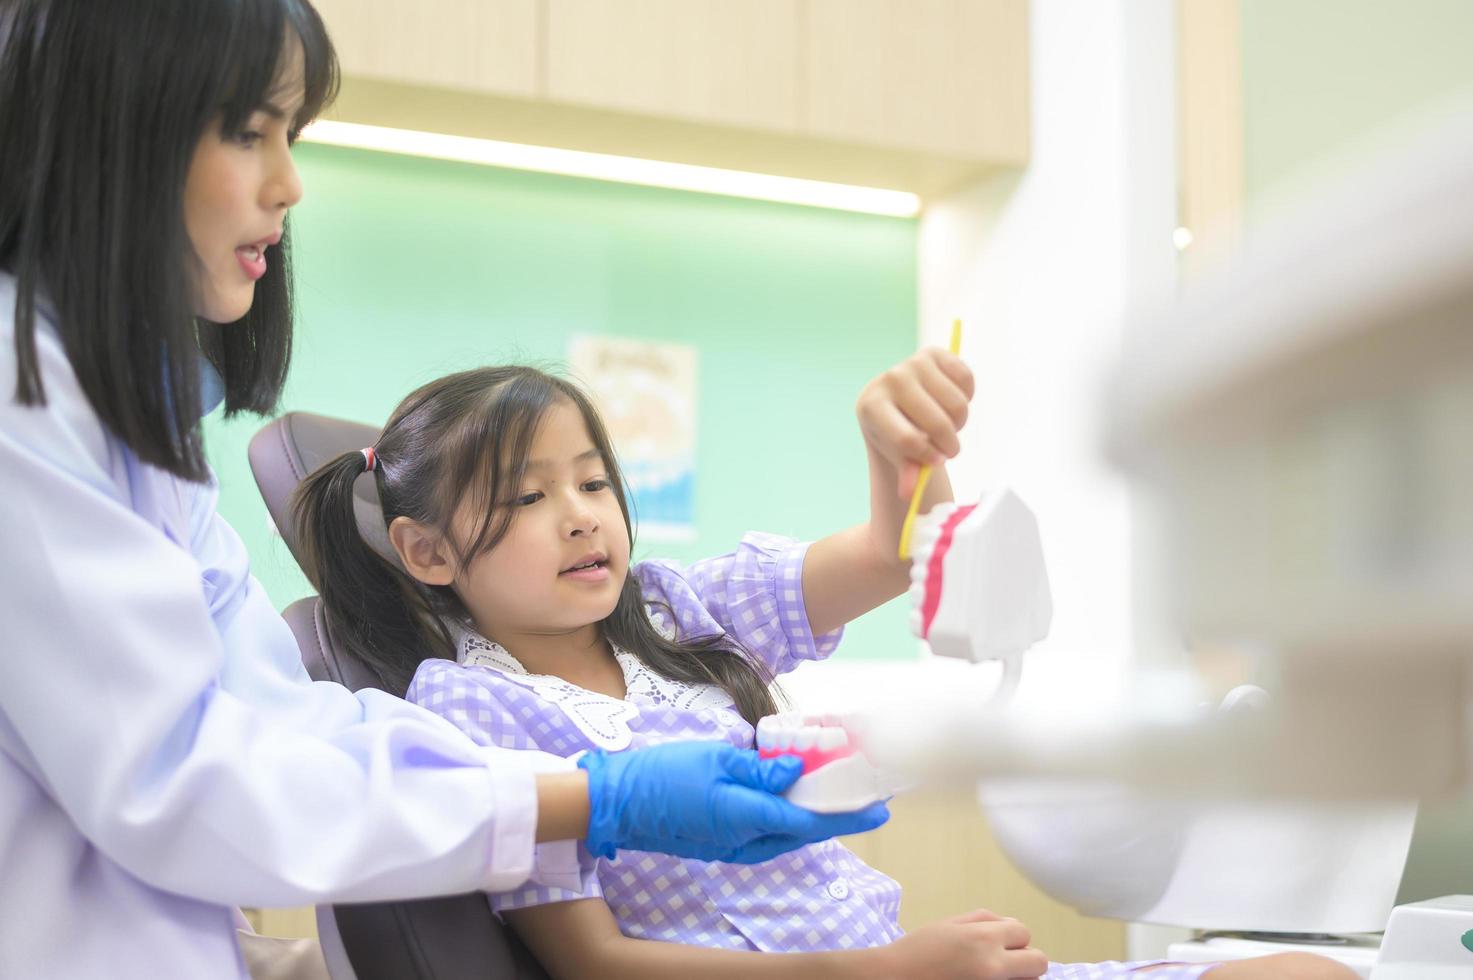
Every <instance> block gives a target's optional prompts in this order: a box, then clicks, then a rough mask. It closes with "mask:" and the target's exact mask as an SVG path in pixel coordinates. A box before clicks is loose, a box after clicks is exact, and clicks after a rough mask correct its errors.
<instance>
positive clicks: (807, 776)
mask: <svg viewBox="0 0 1473 980" xmlns="http://www.w3.org/2000/svg"><path fill="white" fill-rule="evenodd" d="M757 754H758V755H760V756H761V757H762V758H764V759H773V758H776V757H778V756H783V755H791V756H797V757H798V758H800V759H802V760H803V775H802V776H800V777H798V781H797V782H796V783H794V784H793V785H792V787H791V788H790V789H789V790H788V791H787V792H786V793H785V794H783V795H784V796H786V797H787V798H788V801H789V802H790V803H794V804H796V805H798V806H801V807H804V808H805V809H808V810H813V811H814V812H816V813H847V812H850V811H853V810H859V809H863V808H864V807H866V806H869V805H870V804H871V803H876V802H878V801H880V800H883V799H888V798H889V797H890V796H892V795H894V789H893V788H891V787H890V786H889V785H888V780H887V779H886V778H885V777H884V775H883V773H881V771H880V770H878V769H876V768H875V767H874V766H873V765H871V764H870V761H869V760H868V759H867V758H865V756H864V754H863V753H862V752H861V751H860V749H859V746H857V745H855V744H854V741H853V739H851V738H850V736H849V732H848V731H847V730H846V729H845V728H844V725H843V723H842V722H841V721H840V720H839V719H838V718H836V717H834V716H832V715H804V714H799V713H797V712H787V713H784V714H776V715H768V716H767V717H766V718H763V719H762V720H761V721H759V722H758V723H757Z"/></svg>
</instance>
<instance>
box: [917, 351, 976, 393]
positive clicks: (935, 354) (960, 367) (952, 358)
mask: <svg viewBox="0 0 1473 980" xmlns="http://www.w3.org/2000/svg"><path fill="white" fill-rule="evenodd" d="M925 354H926V355H927V357H926V360H929V361H930V362H931V363H932V364H935V365H936V367H937V369H938V370H939V371H941V373H942V374H944V375H946V376H947V378H949V379H951V382H952V384H954V385H956V386H957V389H958V390H960V391H961V393H962V396H963V397H965V398H966V400H967V401H971V400H972V396H973V395H974V394H976V380H975V378H973V376H972V369H971V368H969V367H967V362H966V361H964V360H962V359H961V358H960V357H958V356H957V355H955V354H953V353H952V352H951V351H947V350H941V349H940V348H939V347H932V348H929V349H927V350H926V351H925Z"/></svg>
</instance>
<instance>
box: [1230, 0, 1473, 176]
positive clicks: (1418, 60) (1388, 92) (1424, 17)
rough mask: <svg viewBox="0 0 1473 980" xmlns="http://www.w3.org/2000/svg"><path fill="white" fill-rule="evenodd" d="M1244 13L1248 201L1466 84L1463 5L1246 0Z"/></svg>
mask: <svg viewBox="0 0 1473 980" xmlns="http://www.w3.org/2000/svg"><path fill="white" fill-rule="evenodd" d="M1242 11H1243V124H1244V132H1243V141H1244V164H1245V180H1246V184H1247V192H1248V197H1249V201H1250V203H1251V201H1252V199H1253V198H1254V197H1255V196H1256V195H1258V194H1259V193H1261V192H1262V191H1263V190H1264V189H1265V188H1267V187H1268V186H1270V185H1272V184H1273V183H1274V182H1276V181H1278V180H1279V179H1281V178H1284V177H1286V176H1288V175H1290V174H1292V173H1293V172H1294V171H1296V170H1298V169H1299V168H1301V167H1303V166H1305V165H1307V164H1310V163H1312V162H1314V161H1315V160H1316V159H1318V158H1320V157H1321V156H1324V155H1327V154H1331V153H1334V152H1336V151H1338V150H1341V149H1343V148H1344V147H1345V146H1346V145H1347V144H1349V143H1352V142H1354V141H1355V140H1357V139H1359V138H1360V137H1362V136H1364V135H1365V134H1366V133H1368V132H1370V131H1371V130H1373V129H1375V128H1377V127H1379V126H1384V125H1386V124H1388V123H1391V122H1393V121H1394V120H1396V119H1397V118H1398V117H1401V116H1403V115H1405V114H1406V113H1408V112H1411V111H1414V110H1415V109H1417V108H1419V107H1421V106H1423V105H1425V104H1427V103H1429V102H1435V101H1437V100H1439V99H1441V98H1443V97H1445V96H1447V95H1449V94H1450V93H1453V92H1456V91H1458V90H1460V89H1470V88H1473V3H1470V2H1469V0H1396V2H1388V0H1336V2H1334V3H1326V2H1324V0H1243V6H1242ZM1468 94H1469V96H1470V97H1473V91H1469V93H1468Z"/></svg>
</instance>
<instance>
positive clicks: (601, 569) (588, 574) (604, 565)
mask: <svg viewBox="0 0 1473 980" xmlns="http://www.w3.org/2000/svg"><path fill="white" fill-rule="evenodd" d="M608 577H609V563H608V561H607V560H606V559H598V560H596V561H590V562H585V563H583V564H581V565H574V566H573V567H572V568H566V569H564V570H563V571H561V572H559V573H558V578H570V579H573V580H574V581H578V582H604V581H607V580H608Z"/></svg>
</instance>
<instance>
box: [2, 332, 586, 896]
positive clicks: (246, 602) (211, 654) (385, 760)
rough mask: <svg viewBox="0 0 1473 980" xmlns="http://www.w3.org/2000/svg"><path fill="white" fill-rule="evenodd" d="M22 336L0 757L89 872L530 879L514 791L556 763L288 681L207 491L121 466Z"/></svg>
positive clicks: (315, 884)
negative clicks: (37, 376) (30, 783)
mask: <svg viewBox="0 0 1473 980" xmlns="http://www.w3.org/2000/svg"><path fill="white" fill-rule="evenodd" d="M0 333H8V331H0ZM4 339H5V340H6V341H7V346H11V347H12V349H13V345H11V344H9V343H8V341H9V339H10V338H9V337H8V336H7V337H5V338H4ZM36 339H37V347H38V354H39V357H40V361H41V367H42V372H41V373H42V378H43V382H44V385H45V392H46V396H47V404H46V405H45V406H44V407H40V406H23V405H20V404H18V403H17V402H15V401H14V399H13V397H6V398H4V399H0V483H3V486H4V493H3V506H0V541H3V542H4V548H5V560H4V562H3V563H0V622H3V623H4V628H5V631H6V639H5V655H4V656H3V657H0V750H3V751H4V752H5V753H6V754H7V755H9V756H10V757H11V758H12V759H14V760H15V762H16V763H17V764H18V765H19V766H20V767H21V768H22V769H24V770H25V771H27V772H28V773H29V774H30V775H31V777H32V778H33V779H35V780H36V782H37V783H38V785H40V786H41V787H43V788H44V790H45V791H46V792H47V793H48V794H49V795H50V796H51V797H52V798H53V799H54V800H55V801H56V803H57V805H58V806H59V807H60V808H61V810H62V811H63V812H64V813H65V814H66V816H67V817H68V818H69V819H70V820H71V821H72V823H73V824H74V825H75V826H76V827H77V829H78V831H79V832H80V833H81V834H82V835H83V836H85V837H86V838H87V840H88V841H90V842H91V844H92V845H93V846H95V847H96V848H97V849H98V850H100V851H101V852H102V853H104V854H105V855H106V856H107V857H108V858H109V859H110V860H112V861H114V862H115V863H117V864H118V865H120V866H121V867H123V868H124V869H126V870H127V871H128V872H130V873H131V874H133V875H134V876H136V877H137V878H139V879H141V880H143V881H145V882H147V883H149V884H151V885H153V886H154V887H157V888H160V889H164V890H168V891H172V892H176V893H179V894H182V895H187V896H190V897H193V898H197V899H201V900H205V901H213V902H217V903H220V904H227V905H229V904H251V905H267V906H281V905H299V904H308V903H316V902H322V901H374V900H382V899H389V898H412V897H417V896H423V895H434V894H446V893H451V892H456V891H468V890H474V889H505V888H511V887H514V886H517V885H519V884H521V883H522V882H523V881H524V880H526V878H527V877H528V875H529V874H532V873H533V872H534V871H536V870H538V863H539V854H538V851H537V850H536V849H534V831H535V826H536V820H537V812H536V793H535V783H534V776H535V773H536V772H537V771H539V770H540V769H545V768H565V767H567V766H569V765H570V763H568V762H567V760H561V759H557V758H554V757H550V756H538V755H536V754H534V753H525V752H508V751H505V750H501V749H495V748H490V747H479V746H476V745H475V744H474V743H472V742H470V741H469V740H468V739H466V738H465V737H464V736H462V735H461V734H460V733H459V732H457V731H455V729H454V728H453V726H451V725H449V724H447V723H446V722H445V721H444V720H442V719H440V718H437V717H435V716H433V715H431V714H430V713H429V712H426V711H424V710H422V709H419V708H416V707H414V706H413V705H410V704H408V703H406V702H404V701H402V700H399V699H397V698H391V697H389V696H387V695H383V694H377V693H372V692H370V693H366V694H364V695H363V696H362V697H359V696H355V695H354V694H353V693H351V692H349V691H348V690H347V689H346V688H343V687H341V686H339V685H336V684H329V683H313V682H311V681H309V680H307V679H306V677H305V674H304V672H303V671H302V668H301V665H300V661H299V659H298V655H297V647H296V643H295V640H294V639H293V637H292V635H291V631H290V630H289V629H288V628H287V626H286V624H285V622H284V621H283V620H282V619H281V617H280V616H279V615H278V614H277V613H276V612H275V610H274V609H272V608H271V606H270V604H269V603H268V602H267V600H266V598H265V595H264V593H263V592H262V590H261V589H260V587H259V586H258V585H257V584H256V583H255V581H254V580H253V579H252V578H251V577H250V575H249V571H248V564H247V562H246V559H245V555H244V551H243V549H242V548H241V545H240V542H239V539H238V538H237V537H236V536H235V535H234V533H233V532H232V531H230V529H229V528H228V526H227V525H225V523H224V522H223V521H221V520H220V519H219V518H218V516H217V515H216V514H215V512H214V490H213V488H212V487H194V486H193V485H190V484H186V483H183V482H182V481H178V480H174V479H172V478H169V477H168V476H167V475H166V474H162V473H161V472H160V471H158V470H155V469H153V468H151V467H145V466H143V465H142V464H139V463H138V462H137V461H136V459H133V458H132V456H131V454H130V453H128V452H127V450H126V449H124V448H123V447H122V446H121V444H119V443H118V442H117V441H116V440H114V439H112V438H111V437H110V435H108V434H107V433H106V432H105V430H104V429H103V428H102V426H101V424H100V423H99V422H98V421H97V419H96V417H95V415H93V414H92V412H91V409H90V405H89V404H88V403H87V401H86V399H85V396H84V395H83V394H82V392H81V391H80V388H79V387H78V386H77V384H76V381H75V378H74V376H73V375H72V374H71V371H70V366H69V364H67V362H66V360H65V355H64V354H63V352H62V350H61V347H60V344H59V343H58V342H57V341H56V340H55V338H54V336H51V335H49V334H48V333H46V332H44V331H42V330H39V329H38V330H37V337H36ZM14 376H15V372H14V359H13V357H5V356H0V378H12V379H13V378H14ZM170 493H173V494H176V495H179V496H180V497H181V498H182V497H183V496H184V495H189V494H193V495H194V496H195V499H193V500H183V499H176V500H174V501H173V502H172V507H173V510H174V511H175V512H177V513H179V514H181V515H184V518H183V523H182V526H163V527H161V526H159V525H158V524H156V523H153V522H150V521H149V520H145V519H144V517H143V516H141V515H142V514H143V513H144V512H147V511H148V510H149V509H153V510H160V511H162V510H168V509H169V508H168V506H166V505H168V504H169V503H170V502H169V501H162V502H161V501H159V500H156V499H155V500H149V499H146V498H148V496H149V495H155V496H165V495H168V494H170ZM563 850H564V852H566V853H564V854H563V855H561V856H557V855H549V857H548V860H549V863H550V866H557V865H560V864H562V865H565V864H566V861H567V856H568V854H570V853H571V850H570V848H564V849H563Z"/></svg>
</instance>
